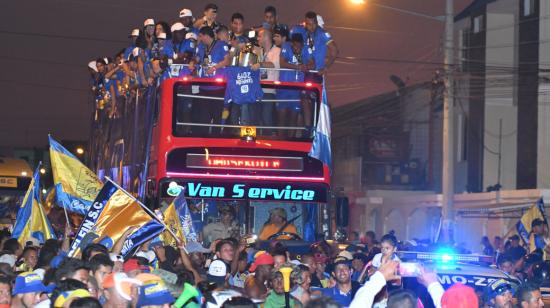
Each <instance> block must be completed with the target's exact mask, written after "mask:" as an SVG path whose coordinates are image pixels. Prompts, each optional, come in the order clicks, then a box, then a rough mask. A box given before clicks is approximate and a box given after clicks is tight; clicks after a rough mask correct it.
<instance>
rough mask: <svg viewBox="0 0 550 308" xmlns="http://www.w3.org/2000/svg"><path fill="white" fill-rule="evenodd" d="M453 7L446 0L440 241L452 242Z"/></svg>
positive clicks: (451, 3)
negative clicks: (441, 236)
mask: <svg viewBox="0 0 550 308" xmlns="http://www.w3.org/2000/svg"><path fill="white" fill-rule="evenodd" d="M453 11H454V7H453V0H446V5H445V41H444V49H445V61H444V62H445V96H444V100H443V173H442V175H443V183H442V186H443V189H442V190H443V204H442V210H441V215H442V218H443V223H442V230H441V231H442V235H443V238H442V241H443V242H444V243H452V242H453V238H454V235H453V231H454V209H453V201H454V200H453V199H454V152H453V139H454V132H453V131H454V129H453V128H454V121H453V119H454V117H453V108H454V103H453V102H454V93H453V92H454V91H453V86H454V85H453V68H454V66H453V63H454V13H453Z"/></svg>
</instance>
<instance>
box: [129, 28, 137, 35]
mask: <svg viewBox="0 0 550 308" xmlns="http://www.w3.org/2000/svg"><path fill="white" fill-rule="evenodd" d="M138 36H139V29H133V30H132V32H130V35H128V37H138Z"/></svg>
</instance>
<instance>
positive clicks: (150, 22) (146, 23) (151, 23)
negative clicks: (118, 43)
mask: <svg viewBox="0 0 550 308" xmlns="http://www.w3.org/2000/svg"><path fill="white" fill-rule="evenodd" d="M154 25H155V20H154V19H153V18H147V19H145V21H144V22H143V26H144V27H147V26H154Z"/></svg>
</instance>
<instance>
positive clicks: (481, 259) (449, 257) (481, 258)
mask: <svg viewBox="0 0 550 308" xmlns="http://www.w3.org/2000/svg"><path fill="white" fill-rule="evenodd" d="M397 254H398V255H399V257H400V258H401V259H402V260H407V261H409V260H417V261H431V262H437V263H442V264H452V263H472V264H480V263H485V264H492V263H493V257H491V256H485V255H476V254H456V253H453V252H452V251H449V250H440V251H436V252H418V251H399V252H397Z"/></svg>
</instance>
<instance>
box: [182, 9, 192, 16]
mask: <svg viewBox="0 0 550 308" xmlns="http://www.w3.org/2000/svg"><path fill="white" fill-rule="evenodd" d="M188 16H189V17H193V12H191V10H190V9H183V10H181V11H180V18H183V17H188Z"/></svg>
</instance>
